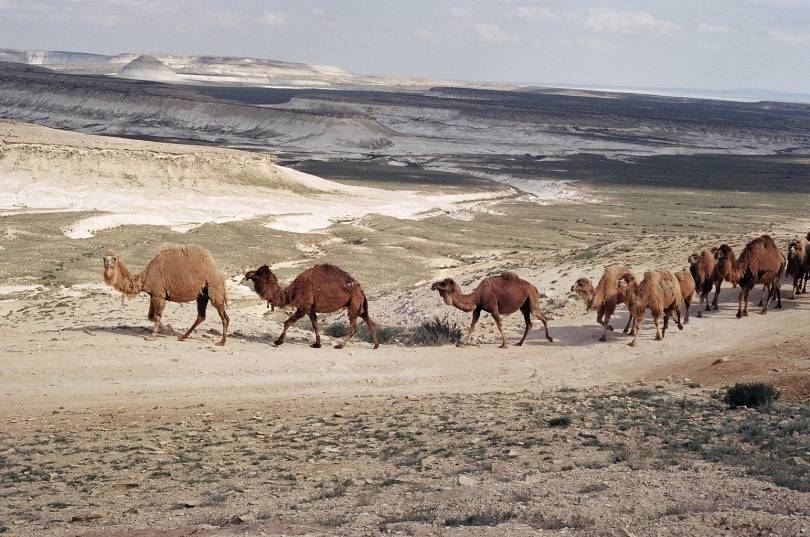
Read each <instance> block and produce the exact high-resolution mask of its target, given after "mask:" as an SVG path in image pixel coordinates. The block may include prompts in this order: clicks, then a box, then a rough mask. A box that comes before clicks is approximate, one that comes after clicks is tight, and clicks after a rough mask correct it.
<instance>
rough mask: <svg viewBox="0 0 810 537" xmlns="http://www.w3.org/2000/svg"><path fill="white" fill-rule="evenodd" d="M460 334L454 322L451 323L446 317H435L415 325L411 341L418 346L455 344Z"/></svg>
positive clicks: (459, 339)
mask: <svg viewBox="0 0 810 537" xmlns="http://www.w3.org/2000/svg"><path fill="white" fill-rule="evenodd" d="M461 335H462V333H461V328H459V327H458V325H457V324H456V323H451V322H450V321H449V320H448V319H447V317H444V318H439V317H436V318H434V319H431V320H430V321H425V322H423V323H422V324H420V325H419V326H417V327H416V329H415V330H414V331H413V335H412V336H411V341H412V343H413V344H414V345H419V346H437V345H446V344H448V343H452V344H454V345H455V344H457V343H459V342H460V341H461Z"/></svg>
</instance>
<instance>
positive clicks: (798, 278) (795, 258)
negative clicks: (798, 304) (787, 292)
mask: <svg viewBox="0 0 810 537" xmlns="http://www.w3.org/2000/svg"><path fill="white" fill-rule="evenodd" d="M787 252H788V253H787V268H786V273H787V274H788V275H789V276H791V277H792V278H793V294H792V296H791V300H795V299H796V295H801V294H804V293H806V292H807V276H808V274H810V242H808V241H807V240H805V239H796V240H794V241H792V242H791V243H790V245H788V250H787ZM802 280H804V285H802Z"/></svg>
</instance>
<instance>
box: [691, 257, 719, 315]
mask: <svg viewBox="0 0 810 537" xmlns="http://www.w3.org/2000/svg"><path fill="white" fill-rule="evenodd" d="M715 250H716V248H712V250H703V251H702V252H700V253H699V254H692V255H691V256H689V272H690V273H691V274H692V279H694V280H695V290H696V291H697V293H698V296H699V297H700V307H699V308H698V313H697V316H698V317H703V304H704V303H705V304H706V311H711V309H712V308H711V304H710V301H709V295H710V294H711V292H712V287H713V286H714V273H715V270H714V268H715V265H716V264H717V261H716V260H715V259H714V252H715Z"/></svg>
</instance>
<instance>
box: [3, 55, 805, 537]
mask: <svg viewBox="0 0 810 537" xmlns="http://www.w3.org/2000/svg"><path fill="white" fill-rule="evenodd" d="M5 54H6V55H8V54H10V53H9V52H5ZM136 59H137V58H136ZM102 60H103V62H102ZM130 60H133V59H132V58H125V59H120V62H121V64H122V65H125V64H127V63H126V62H129V61H130ZM98 61H99V62H102V63H99V66H98V67H93V69H95V70H96V71H97V72H96V71H92V70H90V71H87V70H88V69H90V67H85V68H84V69H85V71H83V72H82V73H81V74H74V73H72V72H71V68H70V66H69V65H67V66H66V67H65V68H64V69H61V70H59V72H58V73H56V74H54V73H51V72H48V71H47V70H46V69H44V68H42V67H32V66H21V65H20V64H13V65H10V64H2V65H0V112H2V113H0V117H2V118H4V119H2V120H0V178H2V181H3V187H4V188H3V190H2V191H0V533H4V534H9V535H21V536H35V535H36V536H39V535H59V536H62V535H65V536H68V535H69V536H76V535H92V536H99V537H101V536H104V537H108V536H114V535H115V536H119V535H120V536H131V537H135V536H141V537H145V536H151V535H160V536H186V535H200V536H226V535H273V536H281V535H312V536H338V535H341V536H342V535H356V536H366V535H384V534H395V535H447V536H454V535H469V536H487V535H491V536H495V535H498V536H500V535H514V536H524V535H525V536H529V535H594V536H597V535H598V536H608V535H610V536H630V535H636V536H658V535H707V536H709V535H712V536H713V535H735V536H736V535H746V536H748V535H750V536H760V535H779V536H787V535H796V536H799V535H808V534H810V507H809V506H810V501H808V498H809V496H808V493H810V450H809V449H808V446H810V407H808V403H809V402H810V356H808V353H807V343H808V336H807V322H806V321H807V318H808V315H809V314H810V298H809V297H808V296H800V297H799V298H797V299H796V300H791V299H789V298H788V297H789V294H790V292H789V287H790V285H789V283H788V282H787V281H783V285H782V296H783V308H782V309H781V310H777V309H773V308H772V309H771V311H769V312H768V313H767V315H760V314H758V309H757V308H756V305H755V304H756V301H757V300H758V299H759V294H760V288H759V287H758V288H757V290H755V291H754V292H752V298H753V304H752V306H751V312H752V313H751V315H750V316H748V317H746V318H743V319H737V318H736V317H735V312H736V297H737V290H736V289H732V288H731V287H730V286H729V285H726V286H725V287H724V289H723V292H722V293H721V300H720V310H719V311H716V312H708V313H706V314H705V315H704V316H703V317H702V318H698V317H697V311H698V306H697V304H696V302H697V300H696V301H695V304H694V305H693V306H692V310H691V314H692V315H691V319H690V322H689V323H688V324H687V325H685V329H684V330H683V331H679V330H677V328H674V327H673V328H672V329H671V330H670V331H668V332H667V334H666V337H665V339H664V340H663V341H661V342H657V341H654V340H653V336H654V329H653V327H652V325H651V323H650V321H649V319H648V321H647V322H646V323H645V325H644V327H643V329H642V332H641V337H640V342H639V346H638V347H632V348H631V347H629V346H628V345H627V343H628V342H629V340H630V337H629V336H627V335H624V334H622V332H621V327H622V326H624V323H625V321H626V320H627V311H626V309H625V308H624V307H620V308H619V311H618V314H617V317H616V318H615V319H614V321H613V322H612V324H613V326H616V327H618V328H617V330H616V331H615V332H612V333H610V334H609V338H608V342H606V343H600V342H599V341H598V338H599V336H600V335H601V328H600V327H599V326H598V325H597V324H596V322H595V313H592V312H591V313H586V312H585V311H584V306H583V304H582V302H581V301H580V300H579V299H577V298H576V297H575V296H573V294H572V293H571V292H570V287H571V285H572V284H573V283H574V281H575V280H576V279H577V278H579V277H581V276H588V277H590V278H598V277H599V276H600V275H601V273H602V271H603V270H604V268H605V267H606V266H609V265H613V264H624V265H627V266H628V267H630V268H631V269H632V270H633V271H634V272H635V273H636V274H637V275H641V274H642V273H643V272H644V271H645V270H649V269H656V268H666V269H671V270H675V269H677V270H680V269H683V268H685V267H686V266H687V258H688V257H689V255H690V254H692V253H693V252H699V251H701V250H703V249H706V248H709V247H712V246H717V245H719V244H721V243H728V244H730V245H732V246H733V247H734V248H735V249H736V250H737V251H739V250H740V249H742V247H743V246H744V245H745V244H746V243H747V242H748V241H749V240H751V239H752V238H754V237H757V236H759V235H761V234H763V233H768V234H770V235H771V236H773V237H774V239H775V240H776V242H777V244H778V245H779V246H780V248H782V249H783V250H784V248H785V247H786V245H787V244H788V242H789V241H790V240H792V239H794V238H796V237H802V236H805V235H806V234H807V232H808V231H810V216H808V214H810V213H808V209H809V208H810V198H808V194H810V160H809V159H810V157H808V156H807V155H808V153H809V152H810V149H809V148H810V142H808V140H810V134H809V133H808V131H807V126H806V123H804V122H803V121H801V118H803V117H804V115H805V114H810V112H808V107H807V106H804V105H798V104H791V105H787V104H779V103H776V104H774V103H771V104H769V105H763V104H761V103H753V104H744V103H743V104H741V103H721V102H715V101H700V100H694V99H693V100H679V99H669V100H667V99H659V98H652V97H645V96H641V97H632V98H629V97H618V96H615V95H612V94H607V93H604V94H596V93H594V92H585V95H584V96H580V95H578V94H574V93H572V92H563V91H555V92H543V91H522V92H520V91H516V92H507V91H502V90H503V88H500V89H499V90H498V91H495V90H493V89H490V90H486V91H485V90H482V89H480V88H479V89H470V88H431V89H428V90H425V91H423V92H421V93H418V94H417V93H406V92H402V91H400V90H401V88H399V89H398V90H397V91H393V90H390V89H389V90H388V91H380V92H377V91H370V90H368V88H365V89H357V88H355V87H351V86H350V83H351V84H355V83H356V81H354V79H351V77H350V76H349V75H350V74H346V73H342V72H339V71H329V72H328V73H329V76H330V77H333V79H334V81H335V83H336V84H337V83H338V82H339V83H340V84H346V85H347V86H346V87H347V88H348V89H345V90H344V91H337V90H330V91H317V90H309V89H305V90H301V89H296V90H294V91H293V90H282V89H272V90H271V89H266V88H250V87H248V88H244V87H220V86H216V87H215V86H203V87H197V86H191V85H183V86H180V85H171V84H157V83H154V82H143V81H135V82H133V81H129V80H122V78H126V77H124V76H123V75H122V77H121V78H114V77H110V78H103V77H101V76H100V73H103V72H104V70H103V69H106V67H104V66H106V65H107V63H104V62H108V61H119V59H114V60H110V58H108V57H104V58H101V59H99V60H98ZM161 61H163V62H164V63H165V64H167V65H170V66H171V68H172V69H174V70H175V72H176V73H179V74H180V75H181V76H182V77H183V80H184V83H190V81H193V80H195V79H194V77H198V79H199V80H202V78H200V77H208V76H213V75H212V73H213V72H209V71H204V72H203V71H197V70H195V69H199V67H194V66H193V65H189V64H186V63H183V62H184V61H185V60H183V59H182V58H168V57H166V58H164V57H161ZM127 65H128V64H127ZM150 66H151V67H150ZM276 67H278V66H274V68H276ZM283 67H284V69H288V71H285V73H288V74H287V75H285V76H293V75H290V74H289V73H290V72H294V73H297V74H295V76H300V77H304V78H302V79H301V80H309V79H308V78H307V77H323V76H325V75H323V73H324V72H325V71H324V69H326V68H319V69H314V70H313V69H309V70H306V69H304V67H301V66H296V65H292V66H289V65H287V66H283ZM154 68H155V66H154V62H153V61H152V60H148V61H138V62H137V63H136V65H134V66H132V68H131V69H129V71H128V72H129V74H130V75H132V74H133V73H135V75H137V76H140V75H138V73H140V72H141V71H142V70H144V69H146V70H148V69H154ZM229 68H231V67H229ZM160 69H163V67H160ZM233 69H236V67H233ZM289 69H293V71H289ZM164 71H165V70H164ZM161 72H163V71H161ZM229 73H230V71H229ZM302 73H303V74H302ZM313 73H314V74H313ZM163 74H164V75H165V76H166V77H167V79H171V80H174V78H173V76H174V75H171V74H170V73H165V72H164V73H163ZM220 74H221V73H220ZM161 76H163V75H161ZM229 76H230V75H229ZM234 76H235V75H234ZM251 76H253V75H251ZM319 80H320V79H319ZM389 82H390V81H389ZM364 83H365V84H370V83H371V82H369V81H368V80H366V81H365V82H364ZM133 84H136V85H137V86H133ZM302 84H303V82H302ZM403 84H405V83H404V82H403ZM405 85H408V84H405ZM133 87H135V88H136V89H137V91H136V92H135V94H137V98H135V97H133V98H131V101H126V98H124V97H121V95H132V94H128V93H127V92H128V91H130V90H131V88H133ZM81 95H84V96H85V97H86V98H79V97H77V96H81ZM122 99H123V100H122ZM167 102H168V103H170V105H166V103H167ZM651 103H652V104H654V105H655V106H650V104H651ZM161 107H165V110H166V111H165V113H161V112H160V110H162V108H161ZM156 110H157V112H156ZM600 110H601V111H602V112H600ZM605 110H607V112H604V111H605ZM797 118H798V119H797ZM279 124H281V125H282V126H283V127H282V128H279V127H278V125H279ZM572 125H573V126H572ZM287 127H289V128H287ZM189 243H196V244H200V245H202V246H204V247H205V248H207V249H209V250H210V252H211V253H212V255H213V256H214V258H215V259H216V260H217V262H218V265H219V268H220V269H221V271H222V272H223V274H224V275H225V278H226V282H227V288H228V292H229V305H228V312H229V315H230V317H231V329H230V334H229V338H228V341H227V344H226V346H224V347H216V346H215V345H214V344H215V343H216V341H217V340H218V339H219V335H220V324H219V319H218V318H217V315H216V313H215V312H213V311H212V310H211V309H209V315H208V319H207V320H206V321H205V322H204V324H202V325H201V326H200V327H199V328H198V330H197V331H196V332H195V333H194V334H193V335H192V337H191V338H189V339H188V340H187V341H183V342H180V341H178V340H177V338H176V337H175V336H173V335H171V334H163V335H161V336H160V337H158V338H157V339H156V340H154V341H149V340H146V339H145V336H147V335H148V334H149V332H150V330H151V323H149V321H147V319H146V314H147V310H148V299H147V297H146V296H143V295H141V296H138V297H136V298H133V299H130V300H123V299H122V297H121V294H120V293H118V292H116V291H114V290H113V289H111V288H109V287H107V286H105V285H104V283H103V280H102V261H101V256H102V255H103V254H104V252H105V251H107V250H108V249H114V250H115V251H117V252H118V253H119V254H120V255H121V256H122V257H123V259H124V261H125V263H126V265H127V266H128V267H129V268H130V269H131V270H135V271H137V270H140V269H141V268H142V267H143V266H144V265H145V264H146V263H147V262H148V261H149V259H151V258H152V256H154V255H155V254H156V253H157V252H158V251H159V250H160V249H161V248H162V247H163V246H164V245H166V244H189ZM326 261H328V262H331V263H335V264H337V265H339V266H341V267H343V268H344V269H346V270H347V271H349V272H350V273H351V274H352V275H354V276H355V277H356V278H357V279H358V281H359V282H361V284H362V286H363V289H364V290H365V291H366V293H367V295H368V298H369V307H370V312H371V316H372V318H373V319H374V320H375V321H376V322H377V323H378V325H379V326H380V328H381V333H383V334H384V341H383V344H382V345H381V346H380V348H379V349H376V350H375V349H373V348H372V346H371V344H370V343H369V341H368V336H367V333H365V332H361V334H360V336H359V337H358V338H356V339H355V341H354V342H353V344H351V345H350V346H349V347H347V348H345V349H342V350H337V349H333V348H331V344H332V343H334V342H335V341H337V339H336V337H331V336H329V335H327V336H325V337H324V343H325V345H324V348H321V349H312V348H310V347H309V344H310V343H311V342H312V333H311V330H310V327H309V323H308V321H306V320H302V321H300V322H299V323H298V324H297V325H296V326H295V327H294V328H293V329H291V330H290V334H289V337H288V340H287V342H286V343H285V344H284V345H282V346H279V347H277V346H275V345H273V340H274V339H275V337H276V336H277V335H278V334H279V332H280V331H281V325H282V323H283V321H284V320H285V318H286V315H287V312H286V311H284V310H283V309H280V308H277V309H275V310H270V309H268V308H267V305H266V303H265V302H264V301H262V300H261V299H259V297H257V296H256V295H255V293H254V292H253V290H252V289H251V288H250V287H249V286H247V285H245V284H244V283H243V279H242V276H243V275H244V273H245V272H246V271H247V270H250V269H255V268H256V267H258V266H259V265H261V264H265V263H266V264H268V265H270V266H271V267H272V268H273V270H274V272H276V273H277V274H278V275H279V277H280V279H281V280H283V281H285V282H289V281H291V280H292V278H293V277H294V276H295V275H296V274H298V273H299V272H301V271H302V270H304V269H306V268H308V267H309V266H312V265H314V264H316V263H318V262H326ZM506 270H510V271H515V272H517V273H518V274H519V275H520V276H521V277H523V278H525V279H527V280H529V281H531V282H532V283H534V284H535V285H536V286H537V287H538V288H539V289H540V291H541V293H542V295H543V299H542V308H543V310H544V311H545V312H546V313H547V314H548V316H549V318H550V332H551V335H552V336H553V338H554V342H553V343H548V342H547V341H546V340H545V339H544V337H543V335H542V330H541V329H539V328H538V326H539V323H535V326H534V329H533V331H532V333H531V334H530V336H529V339H528V340H527V342H526V344H525V345H524V346H522V347H516V346H511V347H509V348H507V349H499V348H498V344H499V341H500V338H499V335H498V333H497V330H496V328H495V325H494V323H493V322H492V320H491V318H490V317H489V316H488V315H486V314H484V315H483V316H482V321H481V323H479V327H478V329H477V331H476V334H475V336H474V337H473V341H472V345H470V346H468V347H466V348H457V347H455V346H454V345H452V344H451V343H448V342H444V344H439V345H424V344H418V343H419V341H418V340H417V338H416V337H415V334H417V331H418V330H419V329H420V327H421V326H422V325H423V324H424V323H426V322H430V321H432V320H435V319H438V320H439V321H440V322H441V323H444V324H445V325H447V326H448V327H451V328H453V327H455V328H457V329H460V330H462V331H466V329H467V326H468V323H469V320H470V314H467V313H463V312H461V311H458V310H455V309H453V308H451V307H449V306H447V305H445V304H444V303H443V302H442V301H441V299H440V297H439V296H438V295H437V293H436V292H435V291H431V290H430V286H431V283H432V282H434V281H436V280H439V279H442V278H446V277H452V278H454V279H455V280H456V281H457V282H458V283H459V285H460V286H461V287H462V289H463V290H464V291H469V290H471V289H472V288H473V287H474V286H475V284H476V283H477V282H478V281H480V280H481V279H482V278H484V277H485V276H488V275H492V274H497V273H500V272H503V271H506ZM195 314H196V310H195V307H194V305H193V304H174V303H170V304H169V305H168V307H167V309H166V312H165V315H164V322H168V323H169V324H171V326H172V327H173V328H174V330H175V331H178V332H179V331H180V330H183V329H185V328H186V327H187V326H189V325H190V324H191V322H192V321H193V320H194V317H195ZM344 322H345V317H344V316H343V315H342V314H330V315H323V316H321V326H322V327H323V328H325V329H326V332H327V333H328V334H332V335H333V336H338V335H339V334H340V333H341V330H343V329H344V326H343V324H342V323H344ZM522 326H523V323H522V318H521V317H520V315H519V314H517V315H512V316H511V317H508V318H507V320H506V323H505V327H506V330H507V333H508V336H509V339H510V342H511V343H515V342H516V341H517V339H518V338H519V336H520V334H521V332H522ZM741 381H765V382H768V383H770V384H772V385H773V386H775V387H776V388H778V389H779V390H780V392H781V398H780V399H779V400H778V401H777V402H776V403H774V404H773V405H770V406H768V407H767V408H764V409H758V410H749V409H744V408H743V409H730V408H729V407H728V405H727V404H726V403H724V402H723V400H722V398H723V394H724V393H725V390H726V388H727V387H728V386H730V385H732V384H734V383H736V382H741Z"/></svg>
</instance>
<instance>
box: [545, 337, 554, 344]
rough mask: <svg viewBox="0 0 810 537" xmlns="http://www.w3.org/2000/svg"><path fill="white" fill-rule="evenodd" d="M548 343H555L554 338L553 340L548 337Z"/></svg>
mask: <svg viewBox="0 0 810 537" xmlns="http://www.w3.org/2000/svg"><path fill="white" fill-rule="evenodd" d="M546 341H548V342H549V343H554V338H552V337H551V336H546Z"/></svg>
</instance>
